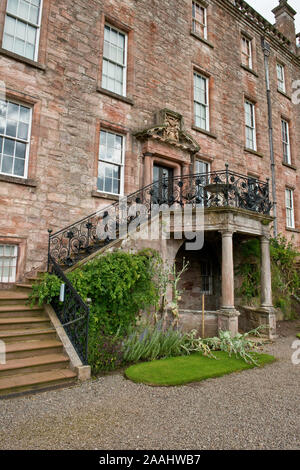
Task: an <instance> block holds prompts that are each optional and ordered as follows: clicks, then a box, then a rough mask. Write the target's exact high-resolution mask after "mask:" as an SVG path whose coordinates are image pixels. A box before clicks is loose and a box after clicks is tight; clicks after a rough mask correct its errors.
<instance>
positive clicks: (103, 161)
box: [97, 131, 125, 194]
mask: <svg viewBox="0 0 300 470" xmlns="http://www.w3.org/2000/svg"><path fill="white" fill-rule="evenodd" d="M124 140H125V139H124V137H123V136H121V135H118V134H114V133H112V132H107V131H101V132H100V148H99V162H98V183H97V187H98V191H103V192H105V193H111V194H122V193H123V186H124V174H123V173H124Z"/></svg>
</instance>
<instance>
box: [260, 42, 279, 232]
mask: <svg viewBox="0 0 300 470" xmlns="http://www.w3.org/2000/svg"><path fill="white" fill-rule="evenodd" d="M261 46H262V50H263V53H264V61H265V75H266V85H267V102H268V126H269V143H270V161H271V182H272V198H273V204H274V205H273V215H274V237H277V234H278V229H277V196H276V171H275V158H274V141H273V120H272V101H271V88H270V73H269V57H270V52H271V48H270V44H269V43H268V42H267V41H266V40H265V38H264V37H262V38H261Z"/></svg>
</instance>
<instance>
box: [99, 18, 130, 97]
mask: <svg viewBox="0 0 300 470" xmlns="http://www.w3.org/2000/svg"><path fill="white" fill-rule="evenodd" d="M126 66H127V35H126V34H125V33H123V32H122V31H119V30H117V29H116V28H113V27H112V26H109V25H107V24H106V25H105V29H104V48H103V70H102V87H103V88H105V89H106V90H109V91H111V92H113V93H116V94H118V95H123V96H125V95H126Z"/></svg>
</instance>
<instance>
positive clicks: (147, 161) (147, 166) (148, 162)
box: [144, 152, 153, 186]
mask: <svg viewBox="0 0 300 470" xmlns="http://www.w3.org/2000/svg"><path fill="white" fill-rule="evenodd" d="M152 157H153V154H152V153H150V152H147V153H144V186H148V184H151V183H152V182H153V174H152V173H153V169H152Z"/></svg>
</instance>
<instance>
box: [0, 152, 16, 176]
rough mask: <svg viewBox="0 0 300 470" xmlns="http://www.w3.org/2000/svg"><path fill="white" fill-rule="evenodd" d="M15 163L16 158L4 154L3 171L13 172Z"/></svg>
mask: <svg viewBox="0 0 300 470" xmlns="http://www.w3.org/2000/svg"><path fill="white" fill-rule="evenodd" d="M13 163H14V159H13V158H12V157H7V156H5V155H3V159H2V170H1V171H2V172H3V173H8V174H11V173H12V169H13Z"/></svg>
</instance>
